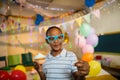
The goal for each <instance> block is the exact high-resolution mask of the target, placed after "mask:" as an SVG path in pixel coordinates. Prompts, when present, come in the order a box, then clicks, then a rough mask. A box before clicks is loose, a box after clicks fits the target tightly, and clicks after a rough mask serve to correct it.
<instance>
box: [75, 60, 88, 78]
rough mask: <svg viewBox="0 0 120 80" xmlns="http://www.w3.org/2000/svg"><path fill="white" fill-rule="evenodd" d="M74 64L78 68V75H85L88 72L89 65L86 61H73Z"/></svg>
mask: <svg viewBox="0 0 120 80" xmlns="http://www.w3.org/2000/svg"><path fill="white" fill-rule="evenodd" d="M75 66H76V67H77V68H78V73H79V75H80V76H86V75H88V73H89V70H90V66H89V64H88V62H86V61H83V60H79V61H78V62H76V63H75Z"/></svg>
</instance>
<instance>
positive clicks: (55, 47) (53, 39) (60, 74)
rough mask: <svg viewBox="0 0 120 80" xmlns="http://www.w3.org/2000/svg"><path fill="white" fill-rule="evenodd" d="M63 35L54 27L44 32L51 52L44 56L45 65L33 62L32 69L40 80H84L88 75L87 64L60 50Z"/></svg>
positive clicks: (72, 54) (70, 53) (68, 52)
mask: <svg viewBox="0 0 120 80" xmlns="http://www.w3.org/2000/svg"><path fill="white" fill-rule="evenodd" d="M63 41H64V34H62V30H61V29H60V28H58V27H56V26H52V27H50V28H49V29H48V30H47V32H46V42H47V43H48V44H49V45H50V47H51V51H50V52H49V54H48V55H47V56H46V61H45V63H44V64H43V65H42V66H40V65H38V63H36V62H34V68H35V69H36V70H37V72H38V73H39V75H40V78H41V80H71V79H72V78H74V80H85V76H86V75H87V74H88V73H89V68H90V67H89V64H88V63H87V62H85V61H82V60H79V61H78V60H77V58H76V56H75V54H74V53H73V52H70V51H67V50H66V49H63V48H62V43H63Z"/></svg>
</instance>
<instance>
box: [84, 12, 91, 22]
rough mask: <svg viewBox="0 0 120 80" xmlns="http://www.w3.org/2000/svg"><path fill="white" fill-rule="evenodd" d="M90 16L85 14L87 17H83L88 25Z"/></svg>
mask: <svg viewBox="0 0 120 80" xmlns="http://www.w3.org/2000/svg"><path fill="white" fill-rule="evenodd" d="M90 16H91V14H87V15H85V16H84V19H85V20H86V21H87V22H88V23H90Z"/></svg>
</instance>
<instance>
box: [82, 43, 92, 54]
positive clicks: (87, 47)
mask: <svg viewBox="0 0 120 80" xmlns="http://www.w3.org/2000/svg"><path fill="white" fill-rule="evenodd" d="M82 53H94V48H93V46H92V45H89V44H87V45H85V46H84V47H83V48H82Z"/></svg>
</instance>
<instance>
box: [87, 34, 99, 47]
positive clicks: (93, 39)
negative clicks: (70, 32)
mask: <svg viewBox="0 0 120 80" xmlns="http://www.w3.org/2000/svg"><path fill="white" fill-rule="evenodd" d="M86 42H87V44H90V45H92V46H94V47H95V46H96V44H98V37H97V35H96V34H91V35H89V36H88V37H87V39H86Z"/></svg>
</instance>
